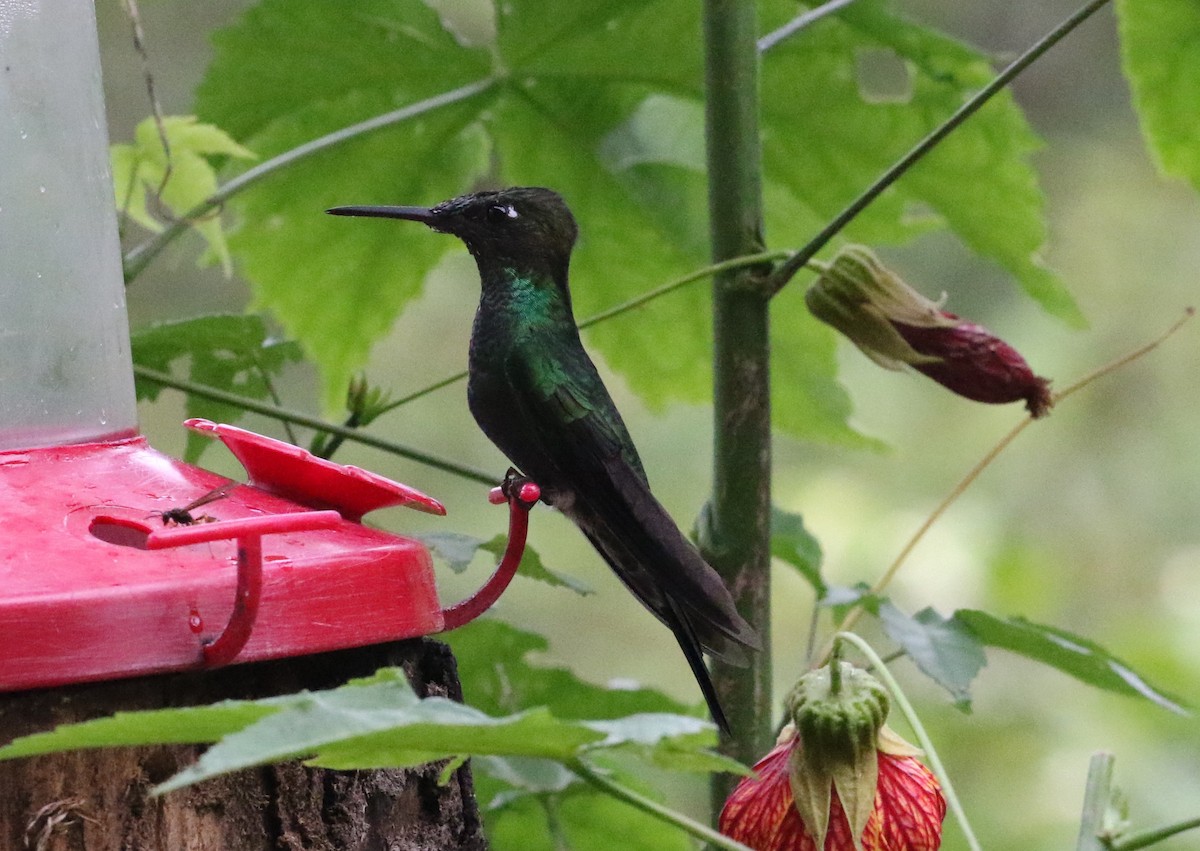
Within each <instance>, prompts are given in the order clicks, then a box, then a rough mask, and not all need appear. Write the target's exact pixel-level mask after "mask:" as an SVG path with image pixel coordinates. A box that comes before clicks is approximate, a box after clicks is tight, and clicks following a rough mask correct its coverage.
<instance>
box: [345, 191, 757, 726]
mask: <svg viewBox="0 0 1200 851" xmlns="http://www.w3.org/2000/svg"><path fill="white" fill-rule="evenodd" d="M328 212H330V213H332V214H334V215H338V216H373V217H380V218H389V219H407V220H410V221H415V222H423V223H424V224H426V225H428V226H429V227H430V228H432V229H433V230H435V231H439V232H441V233H448V234H451V235H453V236H457V237H458V238H459V239H461V240H462V241H463V242H465V243H466V245H467V249H468V250H469V251H470V252H471V255H472V256H473V257H474V258H475V262H476V264H477V265H478V267H479V277H480V279H481V283H482V295H481V297H480V300H479V309H478V310H477V311H476V313H475V324H474V327H473V328H472V331H471V344H470V354H469V369H468V380H467V402H468V404H469V406H470V409H471V413H472V414H473V415H474V417H475V421H476V422H477V423H478V424H479V427H480V428H481V429H482V430H483V433H484V434H485V435H487V437H488V438H489V439H490V440H491V441H492V443H494V444H496V446H497V447H498V448H499V449H500V451H501V452H503V453H504V454H505V455H506V456H508V459H509V460H510V461H511V462H512V463H513V464H514V465H516V466H517V467H519V468H520V469H521V471H522V472H523V473H524V474H525V475H526V476H528V477H529V478H531V479H532V480H533V481H535V482H537V484H538V485H539V486H540V487H541V491H542V499H543V500H544V501H545V502H547V503H549V504H550V505H552V506H554V507H555V508H557V509H558V510H559V511H561V512H563V513H564V514H566V515H567V516H568V517H569V518H571V520H573V521H574V522H575V524H576V525H578V526H579V528H580V529H581V530H582V531H583V534H584V535H586V536H587V538H588V540H589V541H591V543H592V546H594V547H595V548H596V550H597V551H599V553H600V555H601V556H602V557H603V558H604V560H605V561H606V562H608V564H609V566H610V567H611V568H612V569H613V570H614V571H615V572H616V574H617V576H618V577H619V578H620V579H621V581H622V582H624V583H625V585H626V586H627V587H628V588H629V590H630V591H632V592H633V594H634V596H636V597H637V598H638V599H639V600H640V601H641V602H642V604H643V605H644V606H645V607H646V608H648V609H649V610H650V611H651V612H653V613H654V614H655V615H656V616H657V617H658V619H659V620H661V621H662V622H663V623H664V624H666V625H667V626H668V627H670V629H671V631H672V632H674V633H675V638H676V640H677V641H678V642H679V646H680V647H681V648H682V649H683V654H684V656H685V657H687V661H688V664H689V665H690V666H691V668H692V673H693V674H694V675H695V677H696V681H697V682H698V683H699V685H700V690H701V691H702V692H703V693H704V699H705V701H706V702H707V703H708V708H709V711H710V712H711V713H712V717H713V720H715V721H716V722H717V724H719V725H720V726H721V727H722V729H725V730H728V729H729V725H728V721H727V720H726V718H725V714H724V712H723V711H722V710H721V704H720V702H719V701H718V699H717V694H716V690H715V688H714V687H713V683H712V680H711V679H710V677H709V674H708V670H707V669H706V668H705V666H704V658H703V655H702V653H703V652H708V653H709V654H710V655H712V656H715V657H717V658H720V659H722V660H724V661H728V662H731V663H733V664H738V663H744V662H745V653H744V649H746V648H749V649H757V648H758V646H759V641H758V636H757V635H756V633H755V631H754V630H753V629H752V628H751V627H750V625H749V624H748V623H746V621H745V620H743V619H742V617H741V615H739V614H738V612H737V609H736V608H735V607H734V603H733V598H732V597H731V596H730V594H729V591H728V589H726V587H725V585H724V584H723V583H722V581H721V578H720V576H718V575H717V572H716V571H715V570H713V569H712V567H710V566H709V565H708V563H707V562H705V561H704V559H703V558H702V557H701V556H700V554H699V553H698V552H697V551H696V549H695V548H694V547H693V546H692V545H691V544H690V543H689V542H688V540H687V539H686V538H685V537H684V535H683V533H681V532H680V531H679V527H678V526H676V525H675V522H674V521H673V520H672V519H671V517H670V515H669V514H667V511H666V509H664V508H663V507H662V505H661V504H660V503H659V502H658V500H657V499H655V497H654V495H653V494H652V493H651V492H650V486H649V483H648V481H647V479H646V473H645V470H644V469H643V468H642V462H641V459H640V458H639V457H638V453H637V449H636V448H635V447H634V445H633V440H632V439H631V438H630V437H629V432H628V430H626V428H625V423H624V421H622V419H621V415H620V413H619V412H618V411H617V408H616V406H615V405H614V404H613V400H612V397H611V396H609V393H608V390H607V389H606V388H605V386H604V383H603V381H601V379H600V375H599V374H598V373H597V372H596V367H595V365H594V364H593V363H592V360H591V358H589V357H588V355H587V352H586V351H584V348H583V344H582V343H581V342H580V339H579V330H578V328H577V327H576V325H575V317H574V315H573V313H572V311H571V292H570V290H569V288H568V286H567V268H568V266H569V265H570V261H571V250H572V248H573V247H574V245H575V238H576V236H577V234H578V228H577V226H576V224H575V218H574V216H572V215H571V211H570V210H569V209H568V208H567V205H566V203H565V202H564V201H563V199H562V198H561V197H560V196H559V195H558V194H557V193H555V192H553V191H551V190H549V189H542V188H537V187H517V188H512V189H505V190H502V191H498V192H476V193H472V194H470V195H463V196H461V197H458V198H453V199H451V200H449V201H444V202H442V203H441V204H438V205H437V206H434V207H336V208H334V209H332V210H329V211H328Z"/></svg>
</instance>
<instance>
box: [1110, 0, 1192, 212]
mask: <svg viewBox="0 0 1200 851" xmlns="http://www.w3.org/2000/svg"><path fill="white" fill-rule="evenodd" d="M1116 5H1117V19H1118V22H1119V27H1120V33H1121V61H1122V66H1123V68H1124V71H1125V76H1126V77H1127V78H1128V79H1129V84H1130V86H1131V88H1132V89H1133V105H1134V108H1135V109H1136V110H1137V113H1138V118H1139V119H1140V121H1141V125H1142V133H1143V135H1144V136H1145V137H1146V144H1147V146H1148V147H1149V148H1150V152H1151V154H1153V156H1154V161H1155V163H1156V164H1157V165H1158V168H1159V170H1160V171H1161V172H1162V173H1163V174H1165V175H1171V176H1174V177H1181V178H1183V179H1184V180H1187V181H1189V182H1190V183H1191V184H1192V186H1193V187H1194V188H1196V189H1197V190H1200V113H1198V112H1197V110H1196V104H1197V103H1200V8H1198V7H1197V6H1196V4H1195V3H1194V2H1193V0H1154V1H1153V2H1144V0H1143V2H1136V3H1135V2H1130V0H1118V2H1117V4H1116Z"/></svg>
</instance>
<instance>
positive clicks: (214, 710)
mask: <svg viewBox="0 0 1200 851" xmlns="http://www.w3.org/2000/svg"><path fill="white" fill-rule="evenodd" d="M298 699H300V697H299V696H298V695H291V696H288V697H286V698H272V699H269V700H258V701H248V700H226V701H222V702H221V703H214V704H212V705H211V706H198V707H188V708H185V709H158V710H153V711H147V712H118V713H116V714H115V715H112V716H110V717H108V718H97V719H95V720H93V721H84V722H82V723H80V724H63V725H61V726H59V727H56V728H55V729H53V730H51V731H49V732H45V733H34V734H33V735H31V736H23V737H21V738H19V739H16V740H14V741H12V742H10V743H9V744H7V745H5V746H4V747H3V748H0V760H4V759H17V758H19V757H28V756H37V755H39V754H46V753H56V752H59V751H73V750H81V749H84V748H101V747H121V746H137V745H158V744H163V745H166V744H175V745H182V744H204V743H207V742H215V741H217V740H218V739H219V738H221V737H222V736H224V735H228V734H229V733H233V732H235V731H237V730H240V729H242V728H243V727H246V726H248V725H250V724H253V723H254V722H255V721H258V720H259V719H261V718H265V717H266V716H268V715H270V714H271V713H273V712H277V711H279V710H280V709H281V708H283V707H284V706H286V705H287V703H288V702H289V701H292V700H298Z"/></svg>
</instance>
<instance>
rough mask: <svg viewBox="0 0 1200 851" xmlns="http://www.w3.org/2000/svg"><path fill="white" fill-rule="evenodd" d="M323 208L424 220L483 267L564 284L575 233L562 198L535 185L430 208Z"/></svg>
mask: <svg viewBox="0 0 1200 851" xmlns="http://www.w3.org/2000/svg"><path fill="white" fill-rule="evenodd" d="M326 212H328V213H331V214H333V215H335V216H370V217H375V218H386V219H407V220H409V221H414V222H423V223H424V224H426V225H428V226H429V227H431V228H433V230H436V231H439V232H441V233H448V234H452V235H454V236H457V237H458V238H459V239H461V240H462V241H463V242H465V243H466V245H467V249H468V250H469V251H470V252H471V254H472V255H473V256H474V257H475V260H476V261H477V262H478V263H479V266H480V270H481V271H486V270H487V269H491V268H510V269H511V268H516V269H518V270H521V271H546V272H549V273H550V274H551V275H552V276H553V277H555V278H556V279H559V280H561V282H562V283H563V284H564V285H565V282H566V272H567V265H568V263H569V262H570V258H571V249H572V248H573V247H574V245H575V238H576V236H577V235H578V233H579V230H578V227H577V226H576V224H575V217H574V216H572V215H571V211H570V209H569V208H568V207H567V205H566V202H564V201H563V199H562V196H560V195H559V194H558V193H557V192H554V191H552V190H550V189H543V188H541V187H538V186H516V187H512V188H510V189H500V190H493V191H487V192H472V193H470V194H469V195H460V196H459V197H457V198H451V199H450V200H449V201H443V202H442V203H440V204H437V205H436V206H433V207H334V208H333V209H331V210H327V211H326Z"/></svg>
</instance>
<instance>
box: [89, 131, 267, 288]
mask: <svg viewBox="0 0 1200 851" xmlns="http://www.w3.org/2000/svg"><path fill="white" fill-rule="evenodd" d="M159 129H160V125H159V124H158V123H157V122H155V120H154V118H153V117H151V118H147V119H145V120H144V121H142V122H141V123H140V124H138V126H137V128H136V129H135V131H134V142H133V144H131V145H113V146H112V148H111V151H110V154H111V160H112V169H113V187H114V189H115V191H116V193H117V209H118V210H121V211H123V212H124V214H125V215H127V216H128V217H129V218H131V219H133V220H134V221H135V222H137V223H138V224H140V225H141V226H142V227H144V228H146V229H147V230H150V231H154V232H158V231H160V230H162V222H160V221H159V220H158V219H157V218H156V217H155V216H154V215H152V214H151V213H150V211H149V206H148V199H149V196H150V194H151V193H153V194H156V195H157V196H158V197H159V199H160V200H161V202H162V203H163V204H164V205H165V206H166V207H167V209H169V210H170V211H171V213H172V214H173V215H175V216H183V215H185V214H186V213H187V212H188V211H189V210H191V209H192V208H193V207H195V206H197V205H198V204H200V203H201V202H203V201H204V200H206V199H207V198H208V197H209V196H211V195H212V194H213V193H214V192H215V191H216V189H217V173H216V170H215V169H214V167H213V165H212V164H211V163H210V162H209V160H208V157H214V156H225V157H233V158H236V159H243V160H249V159H254V153H253V152H252V151H250V150H249V149H247V148H245V147H243V146H242V145H239V144H238V143H237V142H235V141H234V140H233V138H231V137H230V136H229V135H228V134H227V133H226V132H225V131H224V130H222V129H220V128H219V127H216V126H215V125H212V124H201V123H197V121H196V118H195V116H192V115H168V116H165V117H164V118H163V119H162V124H161V131H162V135H161V136H160V134H159ZM162 136H166V139H167V146H168V148H169V156H168V152H167V150H165V149H164V148H163V141H162ZM190 224H191V226H192V227H193V228H194V229H195V230H197V231H198V232H199V233H200V235H201V236H203V237H204V239H205V240H207V242H208V244H209V248H210V249H211V250H212V251H213V253H214V254H215V255H216V256H217V258H218V259H219V260H220V261H221V265H222V266H223V267H224V269H225V273H226V274H227V275H228V274H229V272H230V271H231V269H232V266H231V262H230V258H229V249H228V247H227V246H226V243H225V232H224V230H223V228H222V225H221V219H220V216H217V215H213V216H206V217H204V218H203V219H200V220H197V221H193V222H190Z"/></svg>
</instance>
